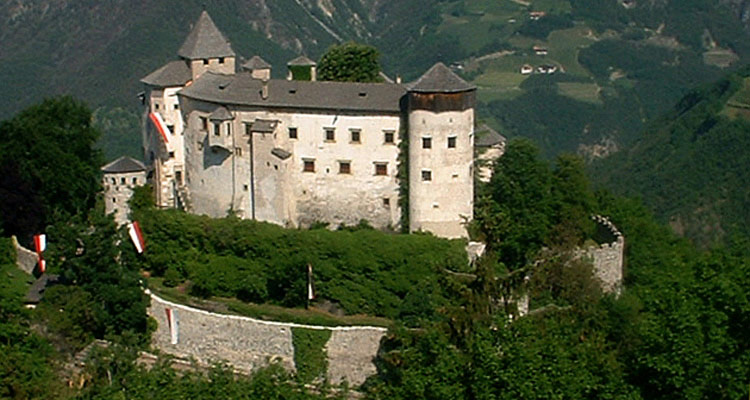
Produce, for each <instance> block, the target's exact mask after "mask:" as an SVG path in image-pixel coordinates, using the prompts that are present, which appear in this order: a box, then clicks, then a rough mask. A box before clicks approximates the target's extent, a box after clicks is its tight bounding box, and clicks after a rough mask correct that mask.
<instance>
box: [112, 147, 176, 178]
mask: <svg viewBox="0 0 750 400" xmlns="http://www.w3.org/2000/svg"><path fill="white" fill-rule="evenodd" d="M169 158H174V151H170V152H169ZM123 183H124V182H123Z"/></svg>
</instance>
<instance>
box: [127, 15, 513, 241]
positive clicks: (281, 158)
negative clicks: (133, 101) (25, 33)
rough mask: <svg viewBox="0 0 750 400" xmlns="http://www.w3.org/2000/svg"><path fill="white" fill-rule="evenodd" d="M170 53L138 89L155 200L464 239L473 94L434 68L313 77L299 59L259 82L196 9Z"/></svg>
mask: <svg viewBox="0 0 750 400" xmlns="http://www.w3.org/2000/svg"><path fill="white" fill-rule="evenodd" d="M178 56H179V59H178V60H175V61H172V62H169V63H167V64H166V65H164V66H162V67H161V68H159V69H157V70H156V71H154V72H152V73H151V74H149V75H147V76H146V77H144V78H143V79H142V80H141V82H142V83H144V84H145V86H146V91H145V94H144V95H145V100H146V101H145V103H146V105H147V107H148V109H147V110H146V112H147V114H148V116H149V118H147V119H146V121H147V122H146V123H145V125H144V130H143V143H144V156H145V165H146V170H147V172H148V175H149V179H150V181H151V182H152V183H153V185H154V189H155V192H156V202H157V205H159V206H161V207H176V208H181V209H185V210H187V211H189V212H192V213H197V214H205V215H209V216H213V217H222V216H226V215H227V214H229V213H232V214H234V215H236V216H238V217H240V218H248V219H255V220H260V221H268V222H273V223H277V224H281V225H285V226H290V227H298V226H309V225H311V224H313V223H315V222H327V223H329V224H331V225H332V226H338V225H342V224H346V225H353V224H357V223H358V222H359V221H361V220H366V221H368V222H369V223H370V224H371V225H372V226H374V227H376V228H392V229H398V228H399V227H400V226H401V221H402V220H403V221H408V226H409V230H410V231H420V230H421V231H428V232H432V233H433V234H435V235H437V236H441V237H448V238H457V237H466V236H467V233H466V229H465V223H466V221H469V220H471V219H472V210H473V194H474V185H473V181H474V173H475V171H474V162H473V161H474V144H475V143H474V142H475V138H474V107H475V99H476V88H475V87H474V86H472V85H470V84H468V83H467V82H465V81H464V80H462V79H461V78H460V77H458V76H457V75H456V74H454V73H453V72H452V71H451V70H450V69H448V68H447V67H446V66H445V65H443V64H442V63H438V64H435V65H434V66H433V67H432V68H430V69H429V70H428V71H427V72H426V73H424V75H422V76H421V77H420V78H419V79H417V80H416V81H414V82H412V83H409V84H401V83H400V82H395V83H394V82H386V83H353V82H326V81H318V80H316V64H315V63H314V62H313V61H311V60H309V59H307V58H306V57H304V56H301V57H298V58H297V59H294V60H292V61H290V62H289V63H288V65H287V66H288V69H289V74H288V77H287V79H286V80H283V79H271V66H270V65H269V64H268V63H266V62H265V61H264V60H263V59H261V58H260V57H258V56H254V57H252V58H250V59H249V60H247V61H246V62H244V63H242V64H241V65H238V64H240V62H241V61H240V60H239V59H238V57H237V55H236V53H235V52H234V50H233V49H232V46H231V44H230V43H229V42H228V41H227V39H226V38H225V37H224V35H223V34H222V33H221V32H220V31H219V30H218V28H217V27H216V25H215V24H214V22H213V21H212V20H211V17H210V16H209V15H208V13H207V12H205V11H203V13H202V14H201V15H200V18H199V19H198V21H197V23H196V24H195V26H194V28H193V29H192V31H191V32H190V33H189V35H188V36H187V38H186V40H185V42H184V43H183V45H182V47H180V49H179V51H178ZM149 120H150V122H149ZM494 144H499V143H493V142H489V143H485V145H486V146H488V147H491V146H493V145H494ZM407 199H408V201H407ZM404 213H408V214H404ZM407 215H408V218H406V217H407Z"/></svg>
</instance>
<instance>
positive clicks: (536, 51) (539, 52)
mask: <svg viewBox="0 0 750 400" xmlns="http://www.w3.org/2000/svg"><path fill="white" fill-rule="evenodd" d="M533 49H534V54H536V55H538V56H546V55H547V52H548V51H547V48H546V47H542V46H534V47H533Z"/></svg>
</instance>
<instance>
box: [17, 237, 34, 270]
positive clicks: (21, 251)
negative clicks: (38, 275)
mask: <svg viewBox="0 0 750 400" xmlns="http://www.w3.org/2000/svg"><path fill="white" fill-rule="evenodd" d="M11 240H12V241H13V248H15V249H16V265H17V266H18V268H20V269H21V270H22V271H23V272H26V273H27V274H29V275H34V269H35V268H36V264H37V263H38V262H39V256H38V255H37V254H36V253H35V252H33V251H31V250H29V249H27V248H25V247H23V246H21V244H20V243H18V239H17V238H16V237H15V236H11Z"/></svg>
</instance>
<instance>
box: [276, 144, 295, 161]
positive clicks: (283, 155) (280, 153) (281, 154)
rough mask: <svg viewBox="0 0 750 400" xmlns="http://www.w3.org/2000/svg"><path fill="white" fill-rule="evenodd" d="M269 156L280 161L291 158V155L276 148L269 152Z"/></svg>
mask: <svg viewBox="0 0 750 400" xmlns="http://www.w3.org/2000/svg"><path fill="white" fill-rule="evenodd" d="M271 154H273V155H275V156H276V157H278V158H280V159H282V160H286V159H287V158H289V157H291V156H292V153H290V152H288V151H286V150H284V149H281V148H278V147H274V148H273V150H271Z"/></svg>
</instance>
